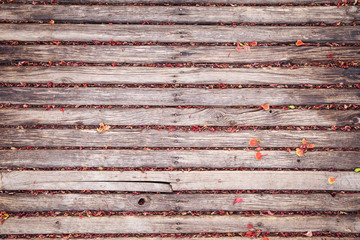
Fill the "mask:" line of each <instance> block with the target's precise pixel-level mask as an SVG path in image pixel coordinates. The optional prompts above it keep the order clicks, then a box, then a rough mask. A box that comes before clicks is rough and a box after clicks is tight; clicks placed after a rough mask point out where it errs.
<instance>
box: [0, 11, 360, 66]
mask: <svg viewBox="0 0 360 240" xmlns="http://www.w3.org/2000/svg"><path fill="white" fill-rule="evenodd" d="M1 6H4V5H0V10H1ZM330 53H331V54H332V58H331V59H329V58H328V55H329V54H330ZM330 60H341V61H360V52H359V48H358V47H351V46H350V47H347V46H343V47H315V46H302V47H296V46H272V47H269V46H261V47H253V48H251V49H250V50H243V51H236V50H235V46H234V47H230V46H162V45H151V46H149V45H146V46H144V45H142V46H129V45H116V46H111V45H85V46H84V45H59V46H57V45H11V46H10V45H0V62H2V63H5V62H9V61H31V62H48V61H76V62H87V63H113V62H119V63H139V64H146V63H169V62H172V63H177V62H181V63H183V62H193V63H229V64H230V63H234V64H235V63H236V64H245V63H253V62H259V63H269V62H293V63H304V62H308V61H312V62H318V61H330Z"/></svg>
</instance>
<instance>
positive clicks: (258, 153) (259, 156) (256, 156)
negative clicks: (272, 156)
mask: <svg viewBox="0 0 360 240" xmlns="http://www.w3.org/2000/svg"><path fill="white" fill-rule="evenodd" d="M264 156H267V154H265V155H262V154H261V152H257V153H255V158H256V160H261V158H262V157H264Z"/></svg>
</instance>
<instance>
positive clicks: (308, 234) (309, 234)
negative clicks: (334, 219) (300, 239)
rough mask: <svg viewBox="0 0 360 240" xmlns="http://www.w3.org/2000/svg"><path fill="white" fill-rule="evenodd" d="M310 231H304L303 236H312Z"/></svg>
mask: <svg viewBox="0 0 360 240" xmlns="http://www.w3.org/2000/svg"><path fill="white" fill-rule="evenodd" d="M312 235H313V234H312V231H308V232H307V233H305V236H307V237H312Z"/></svg>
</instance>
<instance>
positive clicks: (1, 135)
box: [0, 128, 360, 148]
mask: <svg viewBox="0 0 360 240" xmlns="http://www.w3.org/2000/svg"><path fill="white" fill-rule="evenodd" d="M251 138H256V139H260V140H262V142H261V146H262V147H298V146H299V145H301V139H303V138H306V140H307V141H308V142H309V143H313V144H315V147H323V148H357V147H359V144H360V142H359V141H360V132H359V131H353V132H339V131H320V130H316V131H310V130H308V131H290V130H280V131H274V130H257V131H253V130H242V131H239V132H233V133H230V132H226V131H216V132H211V131H203V132H183V131H180V130H179V131H174V132H171V131H167V130H161V131H158V130H146V129H111V130H109V131H106V132H104V133H98V132H97V131H96V129H87V130H75V129H14V128H3V129H1V128H0V146H3V147H21V146H37V147H41V146H48V147H58V146H64V147H66V146H69V147H71V146H75V147H104V146H105V145H106V146H108V147H249V140H250V139H251Z"/></svg>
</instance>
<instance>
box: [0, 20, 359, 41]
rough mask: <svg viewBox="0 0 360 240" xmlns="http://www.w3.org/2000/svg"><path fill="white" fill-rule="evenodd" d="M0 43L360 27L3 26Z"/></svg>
mask: <svg viewBox="0 0 360 240" xmlns="http://www.w3.org/2000/svg"><path fill="white" fill-rule="evenodd" d="M0 32H1V36H0V41H10V40H13V41H84V42H86V41H93V40H97V41H106V42H108V41H129V42H171V43H172V42H237V41H239V42H271V43H274V42H282V43H295V42H296V41H297V40H299V39H302V40H303V41H304V42H306V43H326V42H342V43H356V42H359V41H360V34H359V27H355V26H353V27H307V26H299V27H290V26H289V27H279V26H277V27H272V26H246V27H244V26H238V27H233V26H198V25H196V26H192V25H187V26H183V25H180V26H178V25H109V24H101V25H99V24H55V25H48V24H0Z"/></svg>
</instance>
